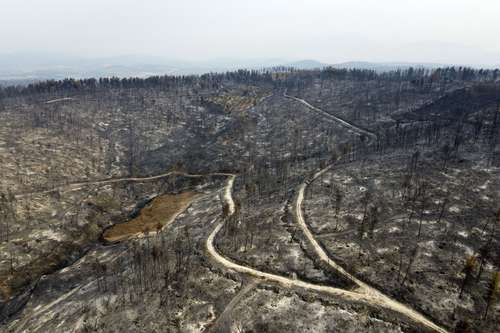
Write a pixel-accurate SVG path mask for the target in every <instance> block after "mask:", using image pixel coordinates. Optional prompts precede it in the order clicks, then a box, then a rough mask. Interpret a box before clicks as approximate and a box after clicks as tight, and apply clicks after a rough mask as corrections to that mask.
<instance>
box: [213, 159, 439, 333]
mask: <svg viewBox="0 0 500 333" xmlns="http://www.w3.org/2000/svg"><path fill="white" fill-rule="evenodd" d="M331 167H332V166H331V165H330V166H328V167H326V168H324V169H322V170H321V171H319V172H317V173H316V174H315V175H314V177H313V178H312V179H311V180H309V181H306V182H304V183H302V184H301V185H300V187H299V192H298V195H297V197H296V200H295V214H296V219H297V222H298V223H299V225H300V227H301V229H302V230H303V232H304V234H305V235H306V237H307V238H308V240H309V241H310V242H311V243H312V245H313V247H314V249H315V251H316V254H317V255H318V256H319V258H320V259H321V260H323V261H325V262H327V263H328V265H330V266H331V267H333V268H334V269H336V270H337V271H338V272H340V273H341V274H342V275H343V276H345V277H346V278H347V279H349V280H351V281H352V282H354V283H355V284H356V285H358V287H359V288H358V289H357V291H350V290H345V289H341V288H335V287H330V286H324V285H318V284H313V283H309V282H305V281H301V280H298V279H292V278H289V277H285V276H280V275H277V274H271V273H266V272H262V271H259V270H257V269H254V268H252V267H249V266H244V265H240V264H238V263H235V262H234V261H232V260H230V259H228V258H226V257H224V256H223V255H222V254H221V253H219V252H218V251H217V249H216V248H215V246H214V240H215V237H216V236H217V234H218V233H219V231H220V230H221V229H222V227H223V226H224V221H223V220H222V221H220V222H219V223H217V224H216V227H215V228H214V230H213V231H212V233H211V234H210V236H209V237H208V238H207V241H206V247H207V251H208V253H209V254H210V255H211V256H212V258H214V259H215V260H216V261H217V262H218V263H220V264H221V265H223V266H224V267H226V268H228V269H232V270H234V271H236V272H239V273H244V274H248V275H251V276H253V277H255V278H258V279H262V280H267V281H271V282H277V283H279V284H281V285H283V286H285V287H299V288H304V289H308V290H314V291H318V292H324V293H327V294H330V295H333V296H338V297H342V298H343V299H345V300H348V301H357V302H364V303H367V304H369V305H372V306H373V305H375V306H379V307H382V308H385V309H388V310H391V311H394V312H397V313H400V314H403V315H405V316H406V317H408V318H410V319H412V320H413V321H414V322H416V323H418V324H421V325H423V326H424V327H426V328H428V329H430V330H432V331H435V332H440V333H447V331H446V330H445V329H443V328H441V327H440V326H438V325H436V324H434V323H433V322H432V321H430V320H428V319H427V318H425V317H424V316H423V315H421V314H420V313H418V312H416V311H414V310H412V309H411V308H409V307H407V306H405V305H403V304H401V303H399V302H397V301H395V300H393V299H391V298H389V297H387V296H385V295H384V294H382V293H381V292H379V291H378V290H376V289H374V288H372V287H370V286H368V285H367V284H365V283H364V282H362V281H360V280H358V279H357V278H356V277H354V276H352V275H351V274H349V273H348V272H347V271H345V270H344V269H343V268H342V267H341V266H339V265H338V264H336V263H335V262H334V261H333V260H331V259H330V258H329V257H328V255H327V254H326V253H325V251H324V250H323V249H322V247H321V246H320V245H319V243H318V242H317V241H316V239H315V238H314V236H313V235H312V233H311V232H310V230H309V228H308V227H307V225H306V223H305V221H304V218H303V214H302V202H303V200H304V191H305V189H306V186H307V185H308V184H310V183H311V182H312V181H313V180H314V179H317V178H318V177H319V176H321V175H322V174H323V173H325V172H326V171H327V170H329V169H330V168H331ZM235 178H236V176H235V175H231V176H230V177H229V179H228V181H227V183H226V186H225V188H224V200H225V201H226V203H227V205H228V207H229V215H233V214H234V212H235V205H234V200H233V198H232V194H231V193H232V188H233V184H234V180H235Z"/></svg>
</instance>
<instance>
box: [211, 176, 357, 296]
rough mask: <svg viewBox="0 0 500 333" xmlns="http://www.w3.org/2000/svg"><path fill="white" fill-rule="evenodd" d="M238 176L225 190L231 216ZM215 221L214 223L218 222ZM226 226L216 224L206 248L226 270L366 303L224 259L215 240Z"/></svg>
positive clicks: (344, 293) (341, 292)
mask: <svg viewBox="0 0 500 333" xmlns="http://www.w3.org/2000/svg"><path fill="white" fill-rule="evenodd" d="M235 178H236V176H235V175H232V176H230V177H229V179H228V181H227V183H226V186H225V188H224V200H225V201H226V203H227V205H228V207H229V215H232V214H234V212H235V205H234V201H233V198H232V195H231V191H232V187H233V184H234V180H235ZM216 220H217V219H215V220H214V221H216ZM223 226H224V220H221V221H220V222H219V223H217V224H216V226H215V228H214V230H213V231H212V232H211V233H210V235H209V236H208V238H207V241H206V247H207V251H208V253H209V254H210V255H211V256H212V257H213V258H214V259H215V260H216V261H217V262H218V263H220V264H221V265H223V266H224V267H226V268H229V269H232V270H234V271H236V272H239V273H244V274H248V275H251V276H253V277H256V278H258V279H262V280H267V281H272V282H277V283H280V284H282V285H284V286H286V287H291V286H295V287H300V288H304V289H311V290H316V291H320V292H326V293H329V294H333V295H337V296H342V297H344V298H347V299H350V300H352V301H363V300H364V301H366V300H367V297H366V296H365V295H361V294H359V293H356V292H353V291H348V290H344V289H340V288H334V287H329V286H323V285H317V284H312V283H309V282H305V281H301V280H298V279H292V278H288V277H284V276H280V275H277V274H272V273H266V272H262V271H259V270H257V269H254V268H252V267H248V266H243V265H240V264H237V263H235V262H234V261H232V260H230V259H228V258H226V257H224V256H223V255H222V254H220V253H219V252H218V251H217V249H216V248H215V246H214V240H215V237H216V236H217V234H218V233H219V231H220V230H221V229H222V227H223Z"/></svg>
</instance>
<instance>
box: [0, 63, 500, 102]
mask: <svg viewBox="0 0 500 333" xmlns="http://www.w3.org/2000/svg"><path fill="white" fill-rule="evenodd" d="M315 79H320V80H366V81H369V80H389V81H409V82H412V83H414V84H417V85H422V86H424V85H429V84H431V85H432V83H434V82H451V81H481V82H495V81H497V80H498V79H500V70H498V69H495V70H488V69H473V68H468V67H446V68H437V69H425V68H412V67H410V68H408V69H400V70H395V71H390V72H382V73H378V72H376V71H374V70H368V69H355V68H350V69H337V68H333V67H328V68H325V69H322V70H298V69H294V68H287V67H276V68H271V69H263V70H238V71H233V72H226V73H208V74H203V75H182V76H170V75H163V76H151V77H148V78H137V77H135V78H118V77H111V78H99V79H96V78H88V79H72V78H68V79H64V80H48V81H43V82H37V83H31V84H28V85H17V86H7V87H1V86H0V99H2V98H6V97H17V96H26V95H35V94H43V93H46V94H54V93H59V94H61V93H62V94H64V93H82V92H83V93H85V92H95V91H98V90H105V89H131V88H159V89H167V90H168V89H179V88H182V87H189V88H193V89H217V88H219V87H221V85H222V84H223V83H225V82H235V83H243V84H262V83H269V84H272V85H273V86H274V87H275V88H284V87H290V86H294V85H296V84H297V82H300V83H301V84H302V85H304V84H308V83H310V82H312V81H313V80H315Z"/></svg>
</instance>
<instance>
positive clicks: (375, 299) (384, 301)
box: [295, 165, 446, 333]
mask: <svg viewBox="0 0 500 333" xmlns="http://www.w3.org/2000/svg"><path fill="white" fill-rule="evenodd" d="M332 166H333V165H329V166H327V167H326V168H324V169H322V170H320V171H319V172H317V173H316V174H315V175H314V176H313V178H312V179H311V180H309V181H306V182H304V183H302V184H301V185H300V187H299V192H298V194H297V198H296V201H295V216H296V220H297V223H298V224H299V226H300V228H301V229H302V231H303V232H304V234H305V236H306V237H307V239H308V240H309V242H310V243H311V244H312V246H313V248H314V251H315V252H316V255H317V256H318V257H319V258H320V259H321V260H322V261H324V262H325V263H327V264H328V265H329V266H330V267H332V268H333V269H335V270H336V271H337V272H339V273H340V274H341V275H342V276H344V277H345V278H347V279H349V280H350V281H352V282H354V283H355V284H356V285H358V287H359V288H358V289H357V292H358V293H359V294H361V295H364V296H366V297H367V299H368V300H369V303H371V304H377V305H379V306H381V307H384V308H386V309H390V310H393V311H395V312H398V313H401V314H404V315H405V316H407V317H408V318H411V319H412V320H414V321H415V322H417V323H420V324H422V325H424V326H426V327H427V328H429V329H432V330H434V331H436V332H441V333H445V332H446V330H445V329H443V328H441V327H440V326H438V325H436V324H434V323H433V322H432V321H430V320H429V319H427V318H426V317H425V316H423V315H422V314H420V313H419V312H417V311H415V310H413V309H411V308H410V307H408V306H406V305H404V304H402V303H400V302H398V301H396V300H394V299H392V298H390V297H388V296H386V295H384V294H383V293H381V292H380V291H378V290H377V289H375V288H373V287H370V286H369V285H367V284H366V283H364V282H363V281H361V280H359V279H358V278H356V277H355V276H353V275H351V274H350V273H348V272H347V271H346V270H345V269H344V268H343V267H341V266H340V265H338V264H337V263H336V262H335V261H333V260H332V259H331V258H330V257H329V256H328V254H327V253H326V252H325V251H324V250H323V247H322V246H321V245H320V244H319V242H318V241H317V240H316V238H315V237H314V235H313V234H312V232H311V230H310V229H309V227H308V226H307V224H306V222H305V220H304V216H303V213H302V212H303V211H302V203H303V201H304V193H305V190H306V188H307V186H308V185H309V184H311V183H312V182H313V181H314V180H316V179H318V178H319V177H320V176H321V175H322V174H324V173H325V172H326V171H328V170H329V169H331V168H332Z"/></svg>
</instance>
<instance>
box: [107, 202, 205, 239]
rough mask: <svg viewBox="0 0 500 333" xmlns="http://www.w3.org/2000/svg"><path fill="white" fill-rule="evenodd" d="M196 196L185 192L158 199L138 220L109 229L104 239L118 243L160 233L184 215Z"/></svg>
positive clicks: (144, 209) (147, 207)
mask: <svg viewBox="0 0 500 333" xmlns="http://www.w3.org/2000/svg"><path fill="white" fill-rule="evenodd" d="M196 195H197V194H196V193H195V192H183V193H180V194H165V195H162V196H159V197H156V198H155V199H153V201H152V202H151V203H150V204H149V205H148V206H146V207H145V208H143V209H142V210H141V212H140V214H139V216H137V217H136V218H134V219H132V220H130V221H128V222H125V223H120V224H116V225H114V226H112V227H111V228H109V229H107V230H106V231H105V232H104V234H103V239H104V240H105V241H106V242H108V243H116V242H120V241H123V240H126V239H130V238H132V237H134V236H137V235H140V234H146V233H149V232H155V231H159V230H161V229H162V228H163V227H165V226H166V225H168V224H169V223H171V222H172V221H173V220H174V219H175V217H176V216H177V215H179V214H180V213H182V212H183V211H184V210H185V209H186V208H187V207H188V206H189V205H190V204H191V202H192V201H193V200H194V198H195V197H196Z"/></svg>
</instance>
